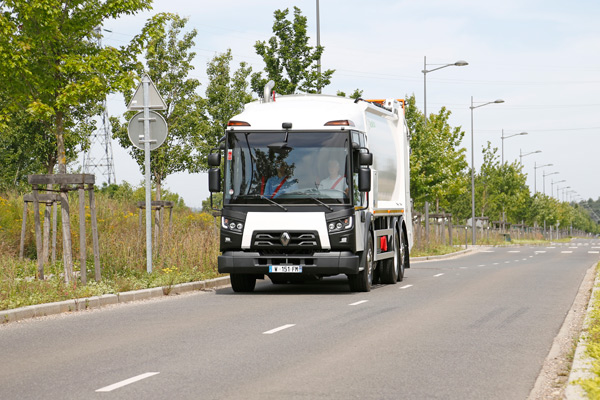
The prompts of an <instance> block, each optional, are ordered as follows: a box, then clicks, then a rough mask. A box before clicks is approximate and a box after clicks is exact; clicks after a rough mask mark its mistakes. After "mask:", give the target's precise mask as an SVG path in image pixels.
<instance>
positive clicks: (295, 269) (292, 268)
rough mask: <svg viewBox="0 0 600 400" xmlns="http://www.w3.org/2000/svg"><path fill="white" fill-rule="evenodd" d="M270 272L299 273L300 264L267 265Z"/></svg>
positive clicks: (300, 269) (300, 271) (300, 270)
mask: <svg viewBox="0 0 600 400" xmlns="http://www.w3.org/2000/svg"><path fill="white" fill-rule="evenodd" d="M269 272H270V273H284V274H301V273H302V266H301V265H269Z"/></svg>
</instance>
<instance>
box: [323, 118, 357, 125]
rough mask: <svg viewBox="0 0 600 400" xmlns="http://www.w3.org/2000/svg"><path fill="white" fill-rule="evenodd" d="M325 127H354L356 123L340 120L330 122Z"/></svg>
mask: <svg viewBox="0 0 600 400" xmlns="http://www.w3.org/2000/svg"><path fill="white" fill-rule="evenodd" d="M325 126H354V122H352V121H350V120H349V119H338V120H335V121H329V122H327V123H326V124H325Z"/></svg>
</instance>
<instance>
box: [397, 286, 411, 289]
mask: <svg viewBox="0 0 600 400" xmlns="http://www.w3.org/2000/svg"><path fill="white" fill-rule="evenodd" d="M409 287H412V285H404V286H402V287H401V288H400V289H408V288H409Z"/></svg>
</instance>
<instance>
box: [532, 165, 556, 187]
mask: <svg viewBox="0 0 600 400" xmlns="http://www.w3.org/2000/svg"><path fill="white" fill-rule="evenodd" d="M552 166H554V164H544V165H537V164H536V163H535V162H534V163H533V193H537V170H538V168H544V167H552Z"/></svg>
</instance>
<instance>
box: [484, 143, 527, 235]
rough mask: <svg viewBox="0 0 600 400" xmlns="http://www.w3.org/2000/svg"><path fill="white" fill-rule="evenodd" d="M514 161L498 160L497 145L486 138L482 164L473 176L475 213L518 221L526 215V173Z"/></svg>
mask: <svg viewBox="0 0 600 400" xmlns="http://www.w3.org/2000/svg"><path fill="white" fill-rule="evenodd" d="M522 169H523V166H522V165H521V164H519V163H517V162H514V163H512V164H508V163H504V164H500V162H499V157H498V149H497V148H495V147H494V148H493V147H492V146H491V143H490V142H488V143H487V146H486V147H485V148H484V149H483V164H482V165H481V169H480V172H479V174H477V175H476V177H475V195H476V196H475V197H476V204H475V205H476V213H477V215H480V216H482V217H483V216H486V217H489V218H490V219H491V220H502V216H503V215H505V216H506V220H507V221H509V222H513V223H516V222H519V223H520V222H521V221H523V220H525V219H526V218H527V212H526V211H527V205H528V204H529V203H530V201H531V200H530V194H529V188H528V186H527V184H526V180H527V176H526V175H525V174H523V172H522Z"/></svg>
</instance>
